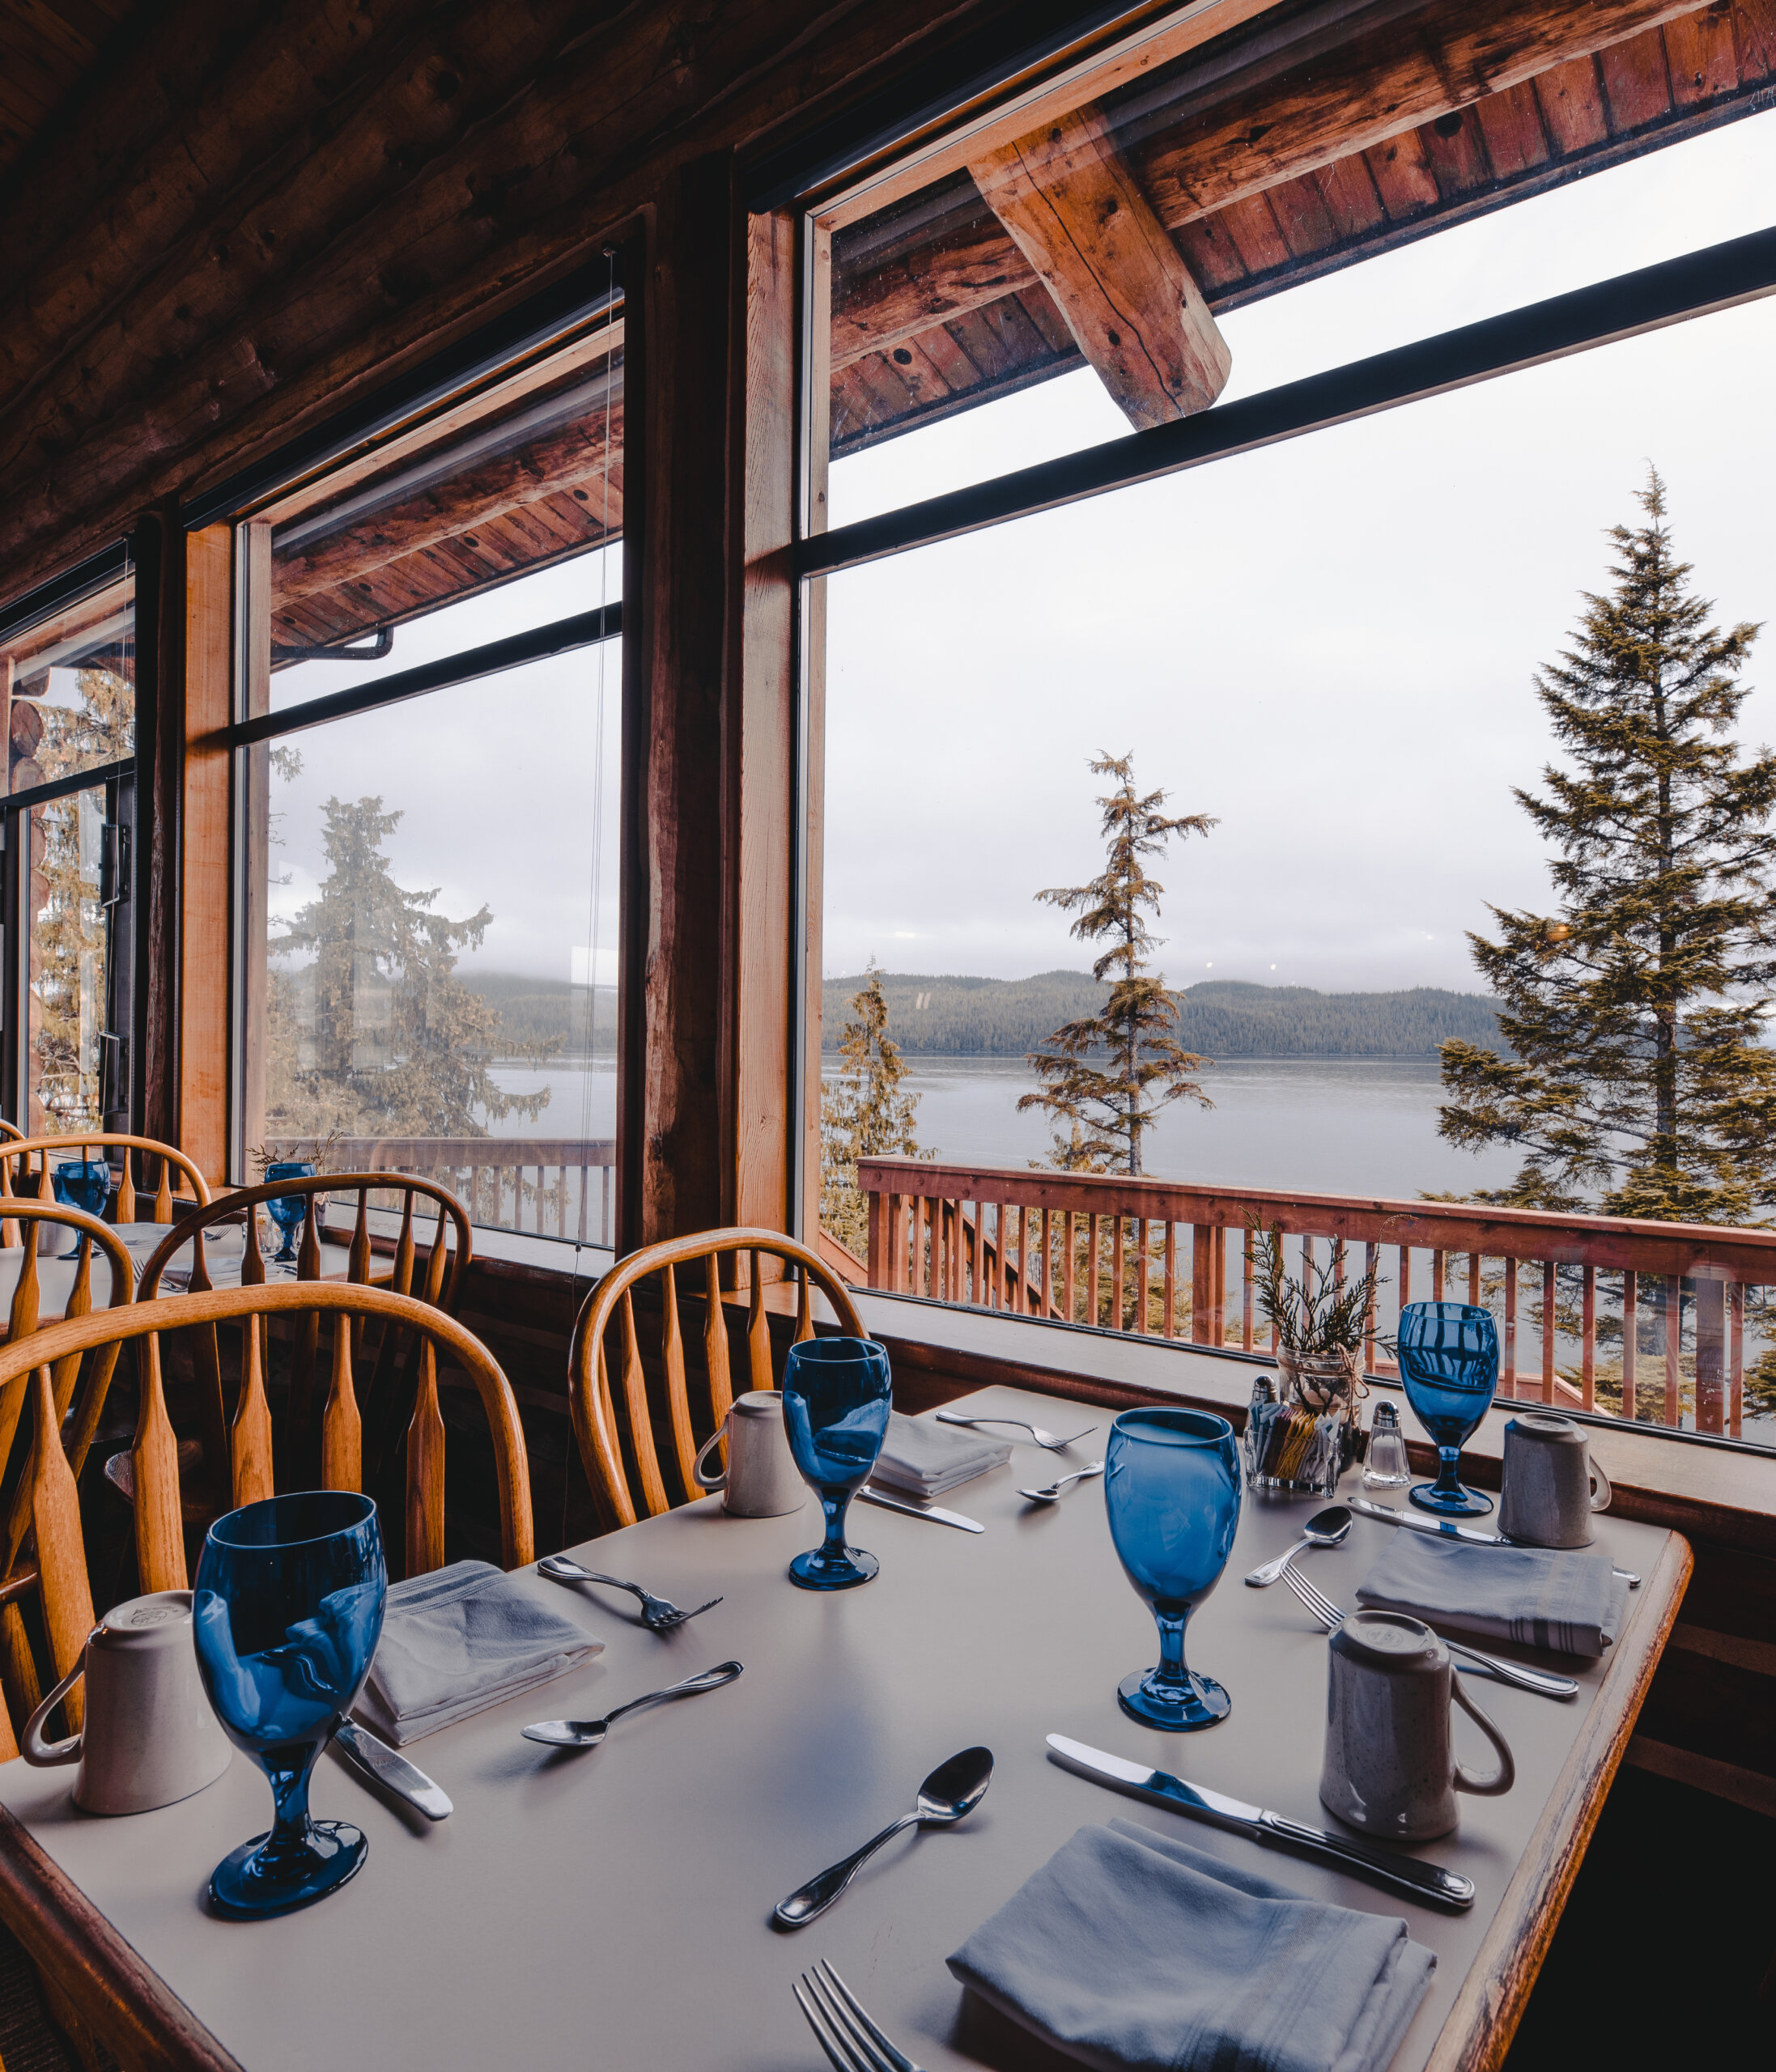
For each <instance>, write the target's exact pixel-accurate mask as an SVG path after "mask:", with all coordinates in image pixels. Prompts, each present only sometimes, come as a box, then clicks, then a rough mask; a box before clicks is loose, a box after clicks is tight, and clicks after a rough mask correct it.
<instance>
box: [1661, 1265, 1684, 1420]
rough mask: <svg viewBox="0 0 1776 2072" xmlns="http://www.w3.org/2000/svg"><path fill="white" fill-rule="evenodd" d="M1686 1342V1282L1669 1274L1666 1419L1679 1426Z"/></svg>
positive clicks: (1666, 1327) (1682, 1411)
mask: <svg viewBox="0 0 1776 2072" xmlns="http://www.w3.org/2000/svg"><path fill="white" fill-rule="evenodd" d="M1683 1343H1684V1284H1683V1282H1682V1281H1681V1280H1680V1279H1679V1278H1678V1276H1676V1274H1675V1273H1668V1274H1667V1275H1666V1276H1665V1422H1666V1423H1667V1424H1668V1425H1670V1426H1671V1427H1672V1429H1673V1430H1675V1429H1676V1428H1677V1426H1678V1425H1681V1424H1682V1423H1683V1421H1684V1377H1683V1370H1682V1369H1681V1368H1680V1365H1678V1361H1679V1359H1680V1356H1681V1353H1682V1350H1683Z"/></svg>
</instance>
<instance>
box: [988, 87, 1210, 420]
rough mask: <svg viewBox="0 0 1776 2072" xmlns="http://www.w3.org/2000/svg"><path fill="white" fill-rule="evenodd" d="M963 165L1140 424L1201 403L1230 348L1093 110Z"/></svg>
mask: <svg viewBox="0 0 1776 2072" xmlns="http://www.w3.org/2000/svg"><path fill="white" fill-rule="evenodd" d="M968 169H969V172H971V174H972V175H973V176H974V181H975V185H976V186H977V187H978V188H979V189H980V192H981V194H982V196H983V197H984V199H985V201H986V202H987V205H988V207H989V208H990V209H991V210H992V212H993V214H994V215H995V216H996V217H997V218H998V219H999V221H1000V223H1001V224H1003V225H1004V227H1005V232H1006V234H1007V236H1009V237H1010V239H1011V240H1012V241H1013V244H1016V246H1017V247H1018V250H1019V251H1020V252H1021V253H1022V254H1023V256H1024V257H1025V258H1026V260H1027V261H1029V263H1030V266H1031V267H1032V268H1033V269H1034V270H1035V274H1036V277H1037V278H1038V279H1039V280H1040V281H1041V282H1042V284H1043V287H1045V288H1047V291H1048V292H1049V294H1050V295H1052V297H1053V298H1054V300H1055V304H1056V308H1058V309H1059V310H1060V313H1061V315H1062V316H1064V318H1065V319H1066V322H1067V328H1068V329H1069V331H1071V332H1072V333H1073V337H1074V338H1075V339H1076V340H1077V342H1078V345H1079V350H1081V353H1083V354H1084V355H1085V356H1086V361H1087V363H1089V364H1090V366H1091V367H1094V369H1095V370H1096V371H1097V374H1098V379H1099V380H1101V381H1102V382H1103V384H1104V386H1105V388H1106V389H1107V390H1108V391H1109V392H1110V394H1111V397H1112V399H1113V400H1114V401H1115V404H1116V405H1117V407H1118V408H1119V409H1120V410H1121V411H1122V413H1123V414H1124V416H1125V417H1126V418H1128V421H1129V422H1130V423H1131V424H1132V425H1133V426H1134V427H1135V428H1136V429H1137V431H1145V429H1146V427H1148V426H1149V425H1155V424H1169V423H1171V422H1172V421H1173V420H1174V419H1175V418H1181V417H1188V416H1189V415H1190V414H1191V413H1192V411H1195V410H1207V409H1208V407H1209V405H1210V404H1211V403H1212V402H1213V401H1214V400H1215V398H1216V397H1217V396H1218V395H1219V394H1220V393H1221V392H1222V389H1223V388H1224V387H1225V386H1226V380H1227V376H1228V372H1229V370H1230V367H1232V364H1233V356H1232V355H1231V354H1230V351H1229V350H1228V348H1227V343H1226V340H1225V339H1224V338H1222V335H1221V333H1220V332H1219V331H1218V330H1217V329H1216V327H1215V320H1214V318H1213V316H1210V315H1209V305H1208V304H1207V303H1205V301H1204V300H1203V298H1202V291H1201V290H1200V288H1199V287H1197V285H1196V282H1195V281H1194V280H1193V279H1192V277H1191V273H1190V269H1189V268H1188V266H1187V265H1185V264H1184V261H1183V257H1182V255H1181V254H1180V253H1179V249H1178V247H1177V245H1176V244H1175V243H1174V241H1173V240H1172V237H1171V232H1170V231H1167V229H1166V227H1165V225H1164V224H1163V223H1161V222H1160V220H1159V219H1158V216H1156V215H1155V214H1154V210H1153V207H1152V205H1151V204H1150V203H1149V202H1148V199H1147V197H1146V196H1145V194H1144V193H1142V192H1141V189H1140V187H1139V186H1138V185H1137V184H1136V181H1135V179H1134V176H1133V175H1132V173H1131V172H1129V169H1128V167H1127V166H1126V165H1125V164H1124V163H1123V160H1122V158H1121V156H1120V154H1119V153H1118V151H1117V150H1116V147H1115V143H1114V142H1112V141H1111V137H1110V134H1109V132H1108V129H1107V126H1106V125H1105V122H1104V119H1103V114H1102V113H1101V111H1100V110H1098V109H1097V108H1079V109H1076V110H1075V111H1074V112H1073V113H1071V114H1068V115H1062V116H1057V117H1056V118H1055V119H1054V120H1053V121H1050V122H1047V123H1045V124H1044V125H1043V127H1042V128H1041V129H1039V130H1037V131H1035V133H1034V134H1031V135H1030V136H1026V137H1020V138H1018V140H1017V142H1015V143H1012V144H1008V145H1006V146H1005V147H1004V148H1003V149H1002V150H1000V151H994V152H993V153H992V154H991V155H989V156H988V157H987V158H986V159H980V160H977V161H976V162H975V163H973V164H971V166H970V167H969V168H968Z"/></svg>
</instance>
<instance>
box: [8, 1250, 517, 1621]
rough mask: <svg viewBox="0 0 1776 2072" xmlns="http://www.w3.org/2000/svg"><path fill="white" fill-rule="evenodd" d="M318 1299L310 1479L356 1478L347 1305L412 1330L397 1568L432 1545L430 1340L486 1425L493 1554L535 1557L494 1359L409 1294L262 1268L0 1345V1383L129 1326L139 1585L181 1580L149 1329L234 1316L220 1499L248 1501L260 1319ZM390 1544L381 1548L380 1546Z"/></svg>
mask: <svg viewBox="0 0 1776 2072" xmlns="http://www.w3.org/2000/svg"><path fill="white" fill-rule="evenodd" d="M320 1310H326V1311H330V1312H331V1313H332V1314H334V1318H336V1327H335V1329H334V1345H333V1361H332V1380H331V1383H330V1386H329V1390H328V1393H327V1401H326V1407H325V1412H324V1416H323V1425H322V1433H323V1437H322V1447H321V1487H322V1488H328V1489H356V1488H360V1487H361V1486H362V1481H363V1476H362V1420H361V1418H360V1415H359V1408H358V1400H357V1394H356V1389H355V1383H354V1380H353V1374H352V1333H351V1330H350V1329H349V1328H347V1327H346V1325H347V1323H348V1321H349V1320H350V1319H351V1318H363V1319H365V1320H367V1321H369V1322H376V1321H380V1322H381V1323H383V1325H384V1326H385V1330H388V1331H393V1330H397V1329H398V1330H400V1331H408V1332H411V1333H413V1334H414V1336H415V1337H416V1338H417V1339H418V1340H419V1362H418V1386H417V1389H416V1391H415V1398H414V1412H413V1416H412V1417H411V1419H410V1421H409V1424H408V1427H407V1434H406V1504H405V1510H406V1516H405V1519H404V1552H405V1556H406V1560H405V1569H406V1573H407V1574H408V1575H410V1576H416V1575H423V1574H425V1573H427V1571H429V1570H431V1569H436V1568H440V1567H441V1566H442V1565H443V1563H444V1420H443V1418H442V1416H440V1412H439V1408H438V1354H439V1351H440V1348H441V1349H442V1350H443V1351H444V1352H447V1353H448V1355H449V1356H450V1357H451V1358H452V1360H453V1361H454V1362H455V1364H456V1365H457V1366H459V1367H461V1369H463V1371H464V1372H465V1374H467V1375H468V1377H469V1380H470V1381H471V1382H473V1383H474V1387H475V1389H476V1391H477V1393H478V1395H480V1398H481V1401H482V1408H483V1409H484V1410H485V1411H486V1414H487V1423H488V1425H489V1427H490V1429H491V1432H492V1435H493V1446H494V1456H495V1468H496V1480H497V1482H498V1485H499V1542H500V1550H501V1559H502V1560H503V1565H505V1567H507V1568H508V1569H513V1568H518V1567H520V1566H522V1565H523V1564H524V1563H525V1562H527V1561H530V1560H534V1559H535V1558H536V1535H535V1532H534V1531H533V1526H532V1522H531V1508H530V1472H529V1463H528V1459H527V1457H526V1454H525V1437H524V1429H523V1427H522V1426H521V1425H520V1423H519V1420H518V1405H517V1402H516V1399H515V1398H514V1396H513V1395H512V1385H511V1384H510V1382H508V1381H507V1379H506V1378H505V1375H504V1374H503V1373H502V1372H501V1371H500V1368H499V1362H498V1361H496V1360H495V1358H494V1357H493V1355H492V1354H491V1352H489V1351H488V1350H487V1348H486V1346H484V1345H483V1344H482V1343H481V1341H480V1340H479V1339H478V1338H477V1337H476V1336H475V1335H474V1333H473V1332H472V1331H466V1330H465V1329H464V1327H462V1326H461V1324H459V1323H457V1321H456V1319H455V1318H452V1317H448V1316H446V1315H444V1313H443V1312H442V1311H441V1310H436V1309H434V1308H432V1307H431V1306H430V1305H429V1304H427V1303H425V1302H421V1301H415V1300H414V1297H411V1296H410V1295H396V1294H392V1293H389V1292H388V1291H387V1290H385V1289H380V1288H364V1287H357V1286H354V1285H353V1284H351V1283H350V1282H347V1281H342V1280H319V1281H312V1282H309V1283H307V1284H302V1283H298V1282H295V1281H276V1282H271V1283H268V1284H261V1285H259V1286H257V1287H245V1288H216V1289H210V1291H209V1292H208V1293H205V1294H194V1295H171V1296H163V1297H160V1298H159V1300H158V1301H136V1302H134V1303H132V1304H131V1305H130V1306H129V1307H128V1308H127V1309H121V1310H100V1311H99V1312H97V1313H96V1314H91V1315H87V1316H84V1317H79V1318H71V1319H70V1320H69V1321H67V1322H66V1323H58V1324H50V1325H48V1326H46V1327H45V1329H44V1330H43V1331H40V1332H39V1333H38V1334H37V1335H36V1338H34V1339H32V1340H29V1341H28V1342H27V1343H25V1344H20V1345H18V1346H13V1345H10V1344H9V1345H7V1346H6V1347H4V1348H0V1390H3V1389H4V1387H5V1386H6V1384H7V1383H8V1382H11V1381H12V1380H13V1379H15V1378H16V1377H18V1376H19V1375H21V1374H24V1373H26V1372H27V1371H28V1369H30V1367H31V1366H32V1363H33V1361H34V1360H35V1361H59V1360H62V1359H64V1358H66V1357H70V1355H78V1354H83V1353H85V1352H90V1351H91V1350H92V1349H94V1348H101V1349H102V1348H106V1347H110V1346H114V1345H116V1344H120V1343H121V1342H123V1341H125V1340H134V1339H139V1340H142V1349H141V1357H140V1358H139V1360H138V1369H139V1373H140V1380H141V1408H140V1412H139V1413H138V1417H137V1420H136V1436H135V1443H134V1446H133V1447H132V1449H131V1459H132V1464H133V1467H134V1483H135V1492H136V1503H135V1529H136V1565H137V1569H138V1574H139V1576H140V1578H141V1587H142V1589H143V1590H185V1589H188V1588H189V1582H188V1580H187V1572H186V1567H185V1537H184V1533H183V1531H182V1530H181V1510H180V1496H179V1460H178V1448H177V1445H176V1441H175V1440H174V1438H173V1435H172V1425H171V1423H170V1422H169V1420H168V1416H167V1403H166V1395H165V1391H164V1389H163V1386H162V1384H161V1377H160V1344H159V1341H160V1334H161V1333H162V1332H163V1331H182V1330H185V1329H188V1328H189V1327H191V1326H192V1325H193V1324H209V1325H215V1324H221V1323H231V1322H233V1321H235V1320H237V1319H238V1320H241V1321H242V1322H243V1323H244V1345H243V1352H242V1359H241V1370H240V1393H239V1395H238V1397H237V1399H236V1406H235V1412H234V1417H233V1420H232V1424H231V1425H230V1429H229V1435H228V1436H229V1454H230V1468H231V1479H232V1500H233V1501H234V1502H235V1503H236V1504H237V1505H240V1504H251V1503H255V1502H257V1501H259V1499H261V1497H270V1496H271V1495H272V1494H273V1493H274V1480H273V1460H272V1437H271V1412H270V1406H269V1404H268V1403H267V1400H266V1387H265V1367H264V1361H263V1358H262V1346H263V1343H264V1327H265V1324H266V1321H267V1320H268V1319H269V1318H273V1317H277V1316H282V1315H285V1314H297V1315H299V1316H300V1314H303V1313H304V1312H310V1313H312V1312H316V1311H320ZM391 1556H393V1550H391Z"/></svg>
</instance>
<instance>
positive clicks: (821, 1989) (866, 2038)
mask: <svg viewBox="0 0 1776 2072" xmlns="http://www.w3.org/2000/svg"><path fill="white" fill-rule="evenodd" d="M790 1990H791V1992H792V1993H794V1994H795V1996H796V2001H797V2005H798V2006H800V2007H801V2011H802V2013H803V2014H804V2015H805V2016H806V2017H807V2018H808V2026H809V2028H810V2029H812V2030H813V2031H814V2041H815V2042H816V2043H818V2044H819V2045H820V2048H821V2049H822V2050H823V2051H825V2052H826V2055H827V2057H829V2058H830V2059H831V2061H832V2063H833V2066H834V2068H835V2072H920V2066H916V2065H915V2064H914V2063H913V2061H912V2060H911V2058H910V2057H907V2053H905V2052H904V2051H903V2050H897V2049H895V2048H894V2045H893V2044H891V2043H890V2041H889V2040H888V2039H887V2037H886V2036H884V2035H883V2034H882V2031H881V2030H880V2029H878V2028H877V2026H876V2024H875V2023H873V2021H871V2019H869V2015H866V2014H865V2012H864V2009H863V2006H862V2003H861V2002H860V2001H859V1999H858V1998H857V1996H856V1993H853V1992H852V1989H851V1988H850V1987H849V1986H848V1985H846V1983H845V1982H844V1981H843V1979H842V1978H841V1977H840V1976H839V1974H838V1972H835V1970H834V1969H833V1968H832V1966H831V1964H828V1963H827V1962H826V1959H825V1958H824V1957H822V1959H821V1960H820V1962H819V1963H818V1964H816V1965H815V1967H814V1969H813V1970H812V1971H811V1972H803V1973H802V1975H801V1979H800V1981H798V1982H797V1984H796V1985H793V1986H792V1987H791V1988H790ZM835 2044H836V2045H837V2046H838V2048H837V2049H835V2048H834V2046H835Z"/></svg>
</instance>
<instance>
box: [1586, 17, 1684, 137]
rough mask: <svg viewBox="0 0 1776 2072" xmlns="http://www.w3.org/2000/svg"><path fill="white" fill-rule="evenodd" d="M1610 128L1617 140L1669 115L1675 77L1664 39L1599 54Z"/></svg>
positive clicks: (1637, 39) (1640, 39) (1637, 41)
mask: <svg viewBox="0 0 1776 2072" xmlns="http://www.w3.org/2000/svg"><path fill="white" fill-rule="evenodd" d="M1597 63H1598V70H1600V73H1601V74H1602V75H1603V81H1604V101H1605V103H1606V104H1607V105H1608V109H1609V126H1610V129H1611V131H1612V134H1615V135H1616V136H1618V137H1620V136H1622V135H1624V134H1626V133H1627V132H1628V131H1630V130H1634V129H1641V128H1642V127H1644V125H1646V124H1647V123H1649V122H1656V121H1658V120H1659V117H1660V116H1662V115H1664V114H1667V113H1669V111H1670V108H1671V105H1672V92H1671V74H1670V71H1669V70H1668V66H1667V64H1666V61H1665V43H1664V39H1663V37H1662V36H1661V37H1655V38H1647V37H1641V36H1636V37H1635V38H1634V40H1632V41H1631V42H1628V43H1619V44H1617V45H1614V46H1613V47H1612V49H1608V50H1603V51H1600V52H1599V53H1598V57H1597Z"/></svg>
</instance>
